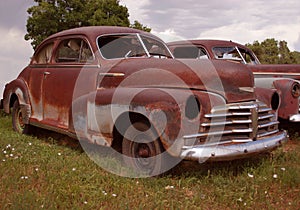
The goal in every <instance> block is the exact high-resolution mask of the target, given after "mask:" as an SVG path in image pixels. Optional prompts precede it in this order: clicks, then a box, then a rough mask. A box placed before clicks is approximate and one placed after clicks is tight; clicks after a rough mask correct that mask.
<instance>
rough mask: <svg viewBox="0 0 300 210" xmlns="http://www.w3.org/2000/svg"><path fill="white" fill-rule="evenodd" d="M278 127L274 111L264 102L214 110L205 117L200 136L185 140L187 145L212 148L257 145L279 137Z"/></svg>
mask: <svg viewBox="0 0 300 210" xmlns="http://www.w3.org/2000/svg"><path fill="white" fill-rule="evenodd" d="M278 124H279V122H278V121H277V118H276V116H275V114H274V113H273V112H272V109H271V108H269V107H268V106H267V105H266V104H264V103H262V102H247V103H238V104H228V105H226V106H220V107H214V108H213V109H212V110H211V112H210V113H209V114H206V115H205V120H204V122H202V123H201V126H200V132H199V133H198V134H194V135H187V136H184V139H185V145H186V146H192V145H199V144H203V145H207V146H211V145H218V144H232V143H245V142H251V141H256V140H259V139H261V138H263V137H266V136H269V135H273V134H275V133H277V132H278V131H279V130H278Z"/></svg>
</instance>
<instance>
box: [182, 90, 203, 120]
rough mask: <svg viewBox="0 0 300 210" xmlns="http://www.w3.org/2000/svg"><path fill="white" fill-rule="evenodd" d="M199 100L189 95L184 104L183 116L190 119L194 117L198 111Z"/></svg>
mask: <svg viewBox="0 0 300 210" xmlns="http://www.w3.org/2000/svg"><path fill="white" fill-rule="evenodd" d="M200 106H201V105H200V102H199V100H198V99H197V97H196V96H190V97H189V98H188V99H187V101H186V105H185V116H186V117H187V118H188V119H190V120H192V119H195V118H196V117H197V116H198V115H199V113H200V110H201V108H200Z"/></svg>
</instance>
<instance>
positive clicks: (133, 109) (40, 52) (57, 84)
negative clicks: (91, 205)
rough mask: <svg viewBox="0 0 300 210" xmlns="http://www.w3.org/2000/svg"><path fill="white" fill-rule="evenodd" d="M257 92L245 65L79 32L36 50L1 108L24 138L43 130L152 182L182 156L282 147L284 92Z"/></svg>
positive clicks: (143, 36)
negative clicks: (98, 151) (112, 158)
mask: <svg viewBox="0 0 300 210" xmlns="http://www.w3.org/2000/svg"><path fill="white" fill-rule="evenodd" d="M253 85H254V80H253V74H252V72H251V71H250V70H249V69H248V68H246V67H245V66H244V65H241V64H234V63H229V62H228V63H226V64H224V63H223V62H220V61H209V60H206V61H203V62H201V63H199V62H196V61H194V60H189V61H179V60H176V59H173V55H172V54H171V53H170V51H169V49H168V48H167V47H166V44H165V43H164V42H162V41H161V40H160V39H159V38H157V37H155V36H153V35H151V34H150V33H146V32H142V31H139V30H135V29H130V28H122V27H100V26H99V27H82V28H76V29H70V30H66V31H63V32H59V33H57V34H54V35H52V36H50V37H49V38H47V39H46V40H44V41H43V42H42V43H41V44H40V45H39V46H38V48H37V49H36V51H35V53H34V55H33V57H32V60H31V62H30V64H29V65H28V66H27V67H26V68H25V69H24V70H23V71H22V72H21V73H20V75H19V76H18V78H17V79H15V80H13V81H12V82H10V83H8V84H7V85H6V87H5V90H4V98H3V107H4V110H5V112H6V113H10V111H11V108H12V118H13V128H14V129H15V130H16V131H18V132H20V133H26V132H28V130H29V129H30V128H31V126H37V127H42V128H46V129H49V130H53V131H56V132H59V133H63V134H67V135H69V136H71V137H74V138H76V139H79V140H80V141H81V142H91V143H94V144H97V145H102V146H107V147H108V148H113V150H111V151H112V152H114V154H115V155H121V154H122V155H121V156H122V158H123V159H124V163H125V164H124V165H125V166H129V167H130V168H131V169H133V170H132V171H134V172H135V173H134V174H135V175H133V176H135V177H140V176H152V175H158V174H160V173H162V172H165V171H167V170H168V169H170V168H172V167H173V166H174V165H175V164H177V163H178V162H176V161H177V160H178V159H177V158H179V159H181V158H183V159H191V160H197V161H206V160H209V161H219V160H222V161H223V160H233V159H237V158H244V157H248V156H251V155H254V154H257V153H262V152H266V151H270V150H273V149H275V148H276V147H278V146H279V145H281V143H283V142H285V141H286V140H287V135H286V132H285V131H280V130H279V129H278V121H277V117H276V114H275V113H276V109H277V108H278V94H277V93H275V92H274V91H272V94H271V95H270V94H269V92H264V91H261V93H264V94H265V95H266V97H263V98H264V99H266V100H264V102H262V101H258V100H257V98H256V96H255V94H254V88H253ZM90 157H91V158H92V157H93V155H90ZM99 164H100V163H99ZM104 165H105V164H104ZM101 166H103V165H101ZM109 170H112V172H113V173H117V174H119V175H123V176H129V175H128V174H124V171H122V172H119V171H117V170H116V171H114V169H112V168H110V169H109ZM132 171H131V172H132ZM131 175H132V174H131ZM131 175H130V176H131Z"/></svg>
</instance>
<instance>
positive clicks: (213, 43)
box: [168, 39, 245, 48]
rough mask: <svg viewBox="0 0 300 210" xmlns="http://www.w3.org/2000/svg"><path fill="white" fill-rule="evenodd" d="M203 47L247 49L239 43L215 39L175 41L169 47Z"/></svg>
mask: <svg viewBox="0 0 300 210" xmlns="http://www.w3.org/2000/svg"><path fill="white" fill-rule="evenodd" d="M188 44H190V45H203V46H206V47H208V48H212V47H216V46H224V47H230V46H238V47H241V48H245V46H244V45H241V44H239V43H236V42H233V41H231V40H230V41H227V40H213V39H197V40H185V41H175V42H169V43H168V46H174V45H188Z"/></svg>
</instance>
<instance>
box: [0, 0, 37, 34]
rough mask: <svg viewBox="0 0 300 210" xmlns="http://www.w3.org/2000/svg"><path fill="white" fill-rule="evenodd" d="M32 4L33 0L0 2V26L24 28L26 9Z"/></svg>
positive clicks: (26, 15)
mask: <svg viewBox="0 0 300 210" xmlns="http://www.w3.org/2000/svg"><path fill="white" fill-rule="evenodd" d="M33 4H34V2H33V0H9V1H3V0H2V1H1V2H0V26H1V28H10V27H11V26H13V27H16V28H20V29H22V30H25V28H26V20H27V17H28V14H27V9H28V8H29V7H30V6H32V5H33Z"/></svg>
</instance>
